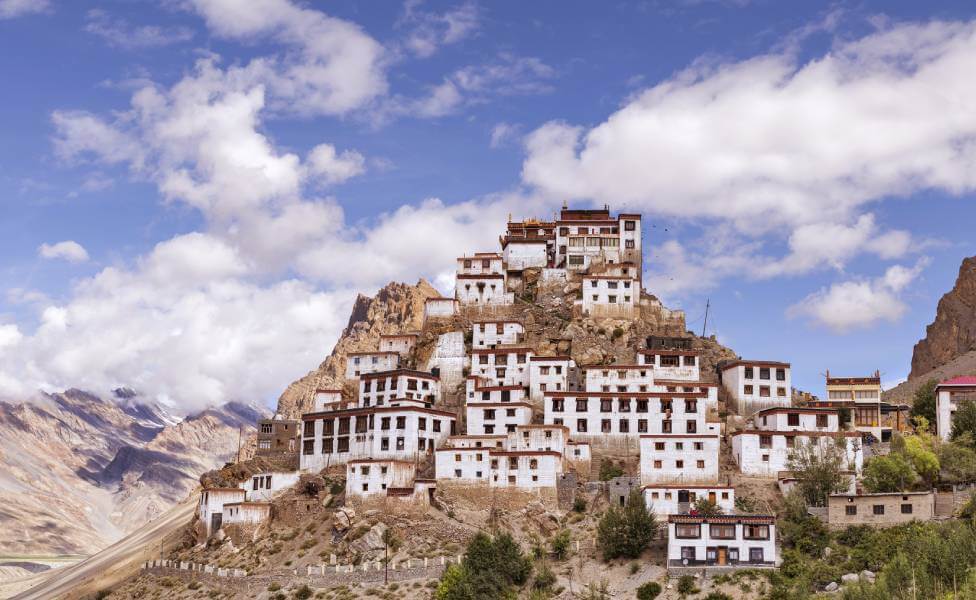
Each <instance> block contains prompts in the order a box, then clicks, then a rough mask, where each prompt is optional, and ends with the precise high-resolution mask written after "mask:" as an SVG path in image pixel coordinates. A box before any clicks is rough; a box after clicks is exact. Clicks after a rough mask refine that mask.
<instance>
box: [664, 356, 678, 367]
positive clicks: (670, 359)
mask: <svg viewBox="0 0 976 600" xmlns="http://www.w3.org/2000/svg"><path fill="white" fill-rule="evenodd" d="M679 358H681V357H679V356H664V355H662V356H661V366H662V367H677V366H679V362H678V359H679Z"/></svg>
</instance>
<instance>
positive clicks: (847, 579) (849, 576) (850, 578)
mask: <svg viewBox="0 0 976 600" xmlns="http://www.w3.org/2000/svg"><path fill="white" fill-rule="evenodd" d="M858 579H860V577H858V575H857V573H844V574H843V575H841V576H840V580H841V582H842V583H844V584H848V583H856V582H857V580H858Z"/></svg>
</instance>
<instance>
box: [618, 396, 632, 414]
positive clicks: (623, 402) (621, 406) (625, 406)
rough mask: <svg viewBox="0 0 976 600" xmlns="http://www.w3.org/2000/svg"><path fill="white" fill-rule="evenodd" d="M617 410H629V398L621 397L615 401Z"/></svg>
mask: <svg viewBox="0 0 976 600" xmlns="http://www.w3.org/2000/svg"><path fill="white" fill-rule="evenodd" d="M617 410H619V411H620V412H630V399H629V398H621V399H620V400H618V401H617Z"/></svg>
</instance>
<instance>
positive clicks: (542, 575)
mask: <svg viewBox="0 0 976 600" xmlns="http://www.w3.org/2000/svg"><path fill="white" fill-rule="evenodd" d="M555 583H556V575H555V574H554V573H553V572H552V569H550V568H549V565H547V564H544V563H543V565H542V566H541V567H539V569H538V571H537V572H536V574H535V580H534V581H533V582H532V587H534V588H535V589H537V590H548V589H549V588H551V587H552V586H553V585H555Z"/></svg>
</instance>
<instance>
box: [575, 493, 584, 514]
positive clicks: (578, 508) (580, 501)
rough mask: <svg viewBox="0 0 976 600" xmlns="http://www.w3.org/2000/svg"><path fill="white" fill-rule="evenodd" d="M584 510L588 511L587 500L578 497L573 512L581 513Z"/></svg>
mask: <svg viewBox="0 0 976 600" xmlns="http://www.w3.org/2000/svg"><path fill="white" fill-rule="evenodd" d="M584 510H586V498H583V497H582V496H576V499H575V500H573V511H574V512H578V513H581V512H583V511H584Z"/></svg>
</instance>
